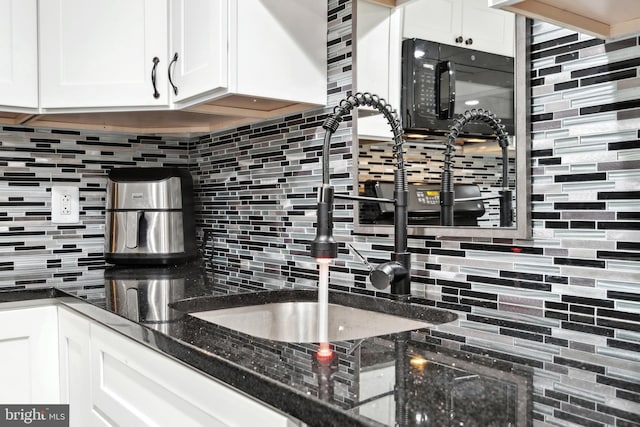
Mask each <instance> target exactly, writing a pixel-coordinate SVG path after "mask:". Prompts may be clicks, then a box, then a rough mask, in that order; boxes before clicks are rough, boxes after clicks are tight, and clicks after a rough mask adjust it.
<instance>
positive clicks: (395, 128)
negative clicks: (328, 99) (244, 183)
mask: <svg viewBox="0 0 640 427" xmlns="http://www.w3.org/2000/svg"><path fill="white" fill-rule="evenodd" d="M362 105H366V106H370V107H374V108H375V109H377V110H378V111H380V112H381V113H382V114H383V116H384V117H385V118H386V119H387V121H388V123H389V125H390V126H391V131H392V132H393V155H394V157H395V161H396V169H395V171H394V182H395V185H394V192H393V199H381V198H376V197H362V196H348V195H338V194H336V195H335V197H336V198H341V199H351V200H364V201H374V202H379V203H380V202H382V203H393V204H394V205H395V217H394V234H395V236H394V239H395V244H394V251H393V254H392V256H391V261H389V262H385V263H383V264H380V265H379V266H377V267H375V268H372V271H371V273H370V276H369V277H370V279H371V284H372V285H373V286H374V287H376V288H378V289H384V288H386V287H387V286H389V285H390V286H391V293H392V294H393V295H397V296H404V297H407V296H408V295H409V294H410V292H411V281H410V279H411V277H410V272H411V254H410V253H409V252H407V199H408V186H407V172H406V170H405V165H404V159H403V152H402V144H403V141H402V124H401V123H400V119H399V118H398V115H397V113H396V112H395V110H393V108H392V107H391V106H390V105H389V104H387V102H386V101H385V100H384V99H382V98H379V97H378V96H377V95H372V94H370V93H356V94H355V95H351V96H349V97H347V98H345V99H343V100H342V101H340V103H339V104H338V106H336V107H335V108H334V109H333V113H332V114H330V115H329V116H328V117H327V118H326V120H325V122H324V123H323V125H322V127H323V128H324V129H325V130H326V131H327V132H326V133H325V136H324V145H323V149H322V187H321V188H320V189H319V192H318V225H317V234H316V238H315V240H314V241H313V242H312V243H311V256H313V257H315V258H335V257H336V255H337V253H338V244H337V243H336V241H335V240H334V239H333V234H332V230H333V212H332V211H333V198H334V190H333V187H332V186H331V185H330V183H329V149H330V145H331V144H330V141H331V136H332V135H333V133H334V132H335V131H336V130H337V129H338V126H339V125H340V122H341V121H342V117H343V116H345V115H347V114H349V113H350V112H351V110H353V109H354V108H356V107H359V106H362Z"/></svg>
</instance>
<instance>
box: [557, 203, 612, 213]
mask: <svg viewBox="0 0 640 427" xmlns="http://www.w3.org/2000/svg"><path fill="white" fill-rule="evenodd" d="M553 208H554V209H555V210H560V211H569V210H598V211H603V210H605V208H606V204H605V203H604V202H555V203H554V204H553Z"/></svg>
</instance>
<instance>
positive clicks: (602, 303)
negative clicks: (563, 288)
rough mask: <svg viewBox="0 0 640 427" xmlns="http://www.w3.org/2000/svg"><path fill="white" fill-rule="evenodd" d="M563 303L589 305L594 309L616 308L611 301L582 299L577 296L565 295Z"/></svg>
mask: <svg viewBox="0 0 640 427" xmlns="http://www.w3.org/2000/svg"><path fill="white" fill-rule="evenodd" d="M562 302H565V303H570V304H581V305H588V306H594V307H604V308H614V307H615V304H614V302H613V301H610V300H606V299H600V298H588V297H580V296H577V295H563V296H562Z"/></svg>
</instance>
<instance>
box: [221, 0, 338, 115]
mask: <svg viewBox="0 0 640 427" xmlns="http://www.w3.org/2000/svg"><path fill="white" fill-rule="evenodd" d="M231 4H232V5H233V7H231V8H230V16H229V22H231V25H232V28H231V32H230V54H229V55H230V61H231V63H232V64H235V69H234V73H233V75H232V76H230V84H231V88H232V91H233V92H235V93H238V94H240V95H248V96H254V95H255V96H259V97H264V98H271V99H282V100H289V101H295V102H305V103H311V104H318V105H326V103H327V59H326V52H327V2H326V1H319V0H294V1H283V0H236V1H232V2H231ZM233 78H236V80H235V81H234V80H233Z"/></svg>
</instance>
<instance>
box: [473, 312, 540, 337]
mask: <svg viewBox="0 0 640 427" xmlns="http://www.w3.org/2000/svg"><path fill="white" fill-rule="evenodd" d="M467 320H468V321H470V322H478V323H484V324H489V325H496V326H501V327H505V328H510V329H517V330H521V331H527V332H534V333H538V334H543V335H551V328H549V327H546V326H538V325H532V324H529V323H524V322H516V321H513V320H505V319H494V318H489V317H484V316H476V315H474V314H468V315H467Z"/></svg>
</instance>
